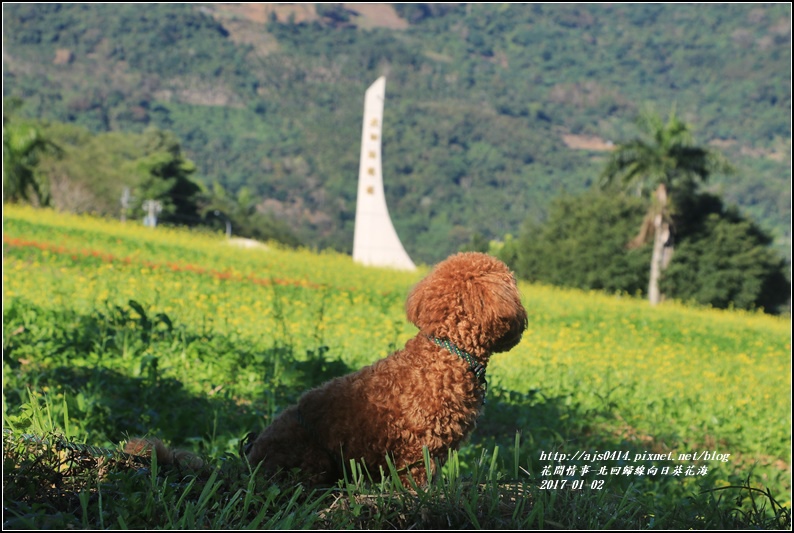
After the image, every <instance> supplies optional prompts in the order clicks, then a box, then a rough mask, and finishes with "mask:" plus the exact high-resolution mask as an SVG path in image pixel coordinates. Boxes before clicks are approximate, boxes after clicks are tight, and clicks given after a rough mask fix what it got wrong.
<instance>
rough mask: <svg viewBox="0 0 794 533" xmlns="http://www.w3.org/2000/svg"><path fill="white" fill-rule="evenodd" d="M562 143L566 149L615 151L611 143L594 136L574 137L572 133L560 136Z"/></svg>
mask: <svg viewBox="0 0 794 533" xmlns="http://www.w3.org/2000/svg"><path fill="white" fill-rule="evenodd" d="M562 142H564V143H565V146H567V147H568V148H573V149H574V150H590V151H594V152H609V151H611V150H614V149H615V146H614V145H613V144H612V141H607V140H605V139H602V138H601V137H596V136H595V135H575V134H573V133H564V134H563V135H562Z"/></svg>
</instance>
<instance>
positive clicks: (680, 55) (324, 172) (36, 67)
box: [3, 4, 791, 262]
mask: <svg viewBox="0 0 794 533" xmlns="http://www.w3.org/2000/svg"><path fill="white" fill-rule="evenodd" d="M317 6H318V7H317V9H314V6H312V5H311V4H308V5H306V4H303V5H294V6H292V7H290V6H287V5H274V4H248V5H237V6H235V5H225V4H146V5H142V4H141V5H138V4H4V6H3V15H4V17H3V25H4V26H3V69H4V87H3V89H4V96H18V97H21V98H23V99H24V101H25V106H24V107H23V108H22V112H23V113H27V114H28V115H30V116H32V117H37V118H41V119H47V120H54V121H61V122H67V123H74V124H77V125H82V126H84V127H87V128H89V129H90V130H91V131H94V132H100V131H118V130H121V131H130V132H141V131H143V130H144V129H145V128H147V127H150V126H155V127H157V128H161V129H168V130H172V131H173V132H175V133H176V135H177V136H178V138H179V139H180V140H181V143H182V147H183V150H184V152H185V154H186V155H187V156H188V157H189V158H190V159H191V160H193V161H194V162H195V163H196V164H197V167H198V172H197V179H198V180H199V181H201V182H203V183H204V184H205V185H210V184H212V183H213V182H214V181H218V182H220V183H221V184H223V185H224V186H225V187H227V189H229V190H230V191H232V192H235V191H236V190H238V189H239V188H241V187H243V186H247V187H249V188H250V189H251V190H252V191H253V192H254V194H255V196H256V198H257V202H258V205H259V207H260V209H261V210H263V211H266V212H269V213H272V214H273V215H275V216H276V217H277V218H279V219H280V220H282V221H285V222H287V223H289V224H290V225H291V226H292V227H294V228H295V230H296V231H297V233H298V234H299V236H300V237H301V238H302V240H303V241H304V242H305V243H307V244H310V245H312V246H317V247H320V248H326V247H330V248H334V249H337V250H340V251H346V252H349V251H350V249H351V247H352V235H353V220H354V210H355V191H356V184H355V180H356V177H357V165H358V143H359V139H360V127H361V113H362V104H363V94H364V91H365V89H366V88H367V86H368V85H369V84H370V83H372V82H373V81H374V80H375V79H376V78H377V77H378V76H380V75H386V76H387V79H388V82H387V88H386V111H385V129H384V176H385V181H386V194H387V200H388V203H389V209H390V212H391V214H392V217H393V219H394V222H395V226H396V227H397V231H398V233H399V235H400V237H401V239H402V240H403V242H404V244H405V247H406V249H407V250H408V252H409V254H410V255H411V256H412V257H413V258H414V259H415V260H417V261H423V262H433V261H436V260H438V259H440V258H442V257H443V256H445V255H446V254H448V253H449V252H451V251H453V250H456V249H458V248H459V247H460V246H461V245H462V244H463V243H465V242H468V241H469V240H470V239H471V237H472V236H473V235H474V234H475V233H478V234H480V235H483V236H484V237H486V238H489V239H490V238H496V239H501V238H503V237H504V235H505V234H508V233H512V234H516V233H517V232H518V231H519V229H520V227H521V225H522V223H523V222H524V221H525V220H526V219H532V220H542V219H543V218H544V217H545V216H546V212H547V206H548V204H549V202H550V200H551V199H552V198H554V197H556V196H557V195H559V194H560V193H561V192H562V191H567V192H573V193H576V192H580V191H583V190H585V189H587V188H589V187H590V185H591V184H592V183H593V182H594V180H595V178H596V176H597V175H598V172H599V171H600V170H601V168H602V165H603V160H604V156H605V153H606V152H605V150H607V149H608V148H609V143H610V142H615V143H617V142H621V141H622V140H624V139H627V138H630V137H631V136H632V135H633V133H634V130H633V128H632V119H633V118H634V116H635V115H636V113H637V111H638V109H640V108H641V107H642V106H644V105H646V104H652V105H654V106H655V107H656V108H657V110H658V111H659V112H660V113H666V112H667V111H668V110H669V109H670V108H671V107H672V106H676V109H677V110H678V113H679V115H680V116H682V117H683V118H684V119H685V120H687V121H688V122H690V123H692V124H693V125H695V127H696V137H697V140H698V141H699V142H701V143H703V144H708V145H710V146H711V147H714V148H717V149H720V150H722V151H723V152H724V153H725V155H726V156H727V157H728V158H729V159H730V160H731V161H732V162H733V163H734V165H735V166H736V167H737V170H738V171H737V173H736V174H735V175H733V176H730V177H721V176H717V177H715V179H714V181H713V182H712V184H711V185H710V187H711V189H712V190H713V191H715V192H718V193H721V194H723V195H724V196H725V198H726V199H727V200H728V201H729V202H736V203H738V204H739V205H740V206H741V207H742V208H743V209H744V210H745V211H746V212H747V213H749V214H750V215H752V216H753V217H755V218H756V219H757V220H758V221H759V222H760V223H761V224H762V226H763V227H765V228H767V229H769V230H770V231H772V233H773V234H774V235H775V236H776V238H777V244H778V247H779V248H781V249H782V250H788V249H789V247H790V216H791V215H790V213H791V196H790V183H791V172H790V166H791V160H790V150H791V128H790V117H791V83H790V80H791V68H790V65H791V7H790V5H788V4H763V5H757V4H723V5H706V4H689V5H673V4H669V5H668V4H626V5H620V4H615V5H612V4H609V5H607V4H605V5H587V4H574V5H564V4H500V5H495V4H488V5H485V4H443V5H442V4H396V5H394V7H392V6H390V5H387V4H383V5H377V6H375V8H373V7H372V6H370V7H369V8H366V7H365V6H363V5H362V6H358V7H357V6H356V5H355V4H318V5H317ZM68 179H70V180H72V181H74V182H78V183H79V182H80V179H81V177H80V176H79V175H74V176H68ZM117 185H118V186H119V187H121V185H123V184H121V183H118V184H117ZM119 194H120V192H119ZM107 214H113V215H115V213H107ZM787 253H788V252H787Z"/></svg>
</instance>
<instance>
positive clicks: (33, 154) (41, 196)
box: [3, 100, 61, 205]
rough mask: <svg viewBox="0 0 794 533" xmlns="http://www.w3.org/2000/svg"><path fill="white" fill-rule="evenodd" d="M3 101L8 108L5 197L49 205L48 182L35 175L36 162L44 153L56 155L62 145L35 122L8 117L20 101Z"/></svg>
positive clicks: (4, 160)
mask: <svg viewBox="0 0 794 533" xmlns="http://www.w3.org/2000/svg"><path fill="white" fill-rule="evenodd" d="M4 104H5V107H7V108H8V110H7V111H6V114H4V115H3V200H4V201H10V202H17V201H27V202H30V201H33V202H35V203H37V204H38V205H47V204H48V203H49V195H48V194H47V184H46V182H44V181H43V180H41V179H40V178H39V176H37V175H36V166H37V165H38V163H39V159H40V157H41V156H42V155H44V154H46V153H53V154H56V155H57V154H60V153H61V149H60V148H59V147H58V146H56V145H55V144H54V143H53V142H52V141H50V140H49V139H47V138H46V137H45V136H44V135H43V134H42V133H41V130H40V129H39V128H38V126H36V125H35V124H33V123H28V122H21V121H20V122H17V121H14V120H11V119H9V111H13V110H15V109H17V108H18V107H19V106H20V105H21V103H19V102H17V101H14V100H9V101H7V102H4ZM31 195H32V196H33V198H31Z"/></svg>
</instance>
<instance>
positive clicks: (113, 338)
mask: <svg viewBox="0 0 794 533" xmlns="http://www.w3.org/2000/svg"><path fill="white" fill-rule="evenodd" d="M422 273H423V270H422V269H420V271H419V272H417V273H400V272H394V271H389V270H382V269H373V268H364V267H361V266H358V265H356V264H354V263H353V262H352V261H351V259H350V258H349V257H347V256H343V255H340V254H335V253H322V252H321V253H316V252H312V251H308V250H298V251H295V250H286V249H280V248H278V247H276V246H272V245H270V246H268V247H259V248H250V249H249V248H238V247H235V246H232V245H230V244H229V242H227V241H226V240H225V239H224V238H223V237H222V236H219V235H211V234H199V233H189V232H185V231H176V230H170V229H165V228H157V229H150V228H143V227H141V226H139V225H138V224H136V223H127V224H126V225H124V224H121V223H117V222H111V221H101V220H97V219H93V218H90V217H78V216H71V215H64V214H58V213H55V212H51V211H45V210H33V209H29V208H20V207H14V206H5V207H4V218H3V417H4V418H3V420H4V429H5V430H7V431H5V432H4V476H3V478H4V479H3V484H4V522H5V523H7V524H8V525H9V527H28V526H34V527H83V528H121V527H133V528H154V527H166V528H174V527H189V526H190V525H191V524H192V525H193V526H195V527H226V528H241V527H247V526H251V525H255V526H258V527H265V526H267V527H310V528H322V527H365V528H366V527H401V528H403V527H409V526H411V525H413V526H421V527H445V528H449V527H503V528H508V527H530V528H533V527H534V528H537V527H550V526H552V527H557V526H559V527H573V528H580V529H583V528H591V527H624V528H668V527H690V528H717V527H762V528H779V527H790V525H791V522H790V508H791V470H790V464H791V378H790V376H791V334H790V331H791V329H790V326H791V324H790V320H789V319H788V318H783V319H781V318H776V317H771V316H768V315H763V314H756V313H745V312H736V311H730V312H725V311H717V310H711V309H696V308H691V307H685V306H682V305H679V304H677V303H673V302H670V303H665V304H664V305H662V306H659V307H657V308H651V307H649V306H648V305H647V303H646V302H644V301H639V300H637V299H635V298H632V297H628V296H623V297H620V296H608V295H603V294H600V293H595V292H593V293H585V292H580V291H570V290H561V289H557V288H551V287H544V286H536V285H528V284H522V285H521V291H522V295H523V301H524V305H525V307H526V308H527V311H528V313H529V328H528V330H527V332H526V333H525V335H524V338H523V340H522V342H521V343H520V344H519V345H518V346H517V347H516V348H515V349H513V350H512V351H511V352H509V353H507V354H497V355H495V356H494V357H493V358H492V360H491V364H490V365H489V367H488V382H489V388H488V399H487V405H486V411H485V414H484V416H483V417H482V418H481V421H480V424H479V425H478V428H477V430H476V431H475V434H474V435H473V437H472V438H471V440H470V442H469V443H468V444H467V445H466V446H464V448H463V449H462V450H461V451H460V453H459V454H456V455H455V457H453V458H452V460H451V461H450V462H449V464H448V465H447V467H446V469H445V477H444V479H443V480H440V481H439V482H438V484H439V486H438V487H435V486H431V487H426V488H421V487H420V488H418V491H416V492H406V491H402V490H400V489H398V488H396V487H394V486H392V485H388V486H383V484H381V485H378V484H374V485H373V484H366V483H364V484H362V483H361V482H360V480H348V482H347V483H340V487H339V488H336V489H331V490H328V491H325V492H314V493H307V492H306V491H303V490H302V489H301V488H300V487H280V488H277V487H275V486H274V485H272V484H268V483H267V481H266V480H261V479H258V478H257V477H256V476H251V475H249V473H247V472H244V473H243V474H241V473H240V471H239V469H241V468H242V466H241V462H240V461H239V460H238V459H236V454H237V449H238V446H239V442H240V439H241V438H243V437H244V436H245V435H246V434H247V432H249V431H256V430H259V429H261V428H262V427H264V426H265V425H266V424H267V423H268V421H269V420H270V419H271V418H272V416H273V415H274V414H276V413H278V412H279V411H280V410H281V409H283V408H284V407H285V406H286V405H288V404H289V403H290V402H292V401H294V400H295V399H296V398H297V396H298V395H299V394H300V392H301V391H303V390H305V389H306V388H308V387H311V386H314V385H317V384H319V383H321V382H322V381H324V380H325V379H328V378H330V377H332V376H335V375H339V374H342V373H345V372H348V371H351V370H355V369H357V368H359V367H361V366H363V365H365V364H369V363H371V362H373V361H375V360H376V359H378V358H381V357H383V356H385V355H387V354H388V353H389V352H390V351H392V350H394V349H395V348H397V347H401V346H402V345H403V343H404V342H405V341H406V340H407V339H408V338H410V337H412V336H413V335H414V334H415V331H416V330H415V328H414V326H413V325H411V324H410V323H408V322H407V320H406V319H405V314H404V310H403V305H404V298H405V296H406V294H407V292H408V290H409V289H410V287H411V286H412V284H414V283H415V282H416V281H418V280H419V279H420V278H421V276H422ZM141 434H151V435H156V436H159V437H161V438H163V439H165V440H166V441H168V442H169V443H171V444H174V445H177V446H181V447H187V448H189V449H192V450H194V451H196V452H199V453H201V454H203V455H205V456H206V457H208V458H209V459H210V462H211V463H212V464H215V465H217V469H216V470H214V471H212V472H205V473H204V474H200V475H187V474H185V473H180V472H176V473H175V472H171V473H169V472H167V471H163V470H162V469H158V468H156V467H150V468H148V467H147V468H143V467H140V466H138V467H135V466H134V465H133V466H131V465H129V464H122V463H123V461H122V462H120V463H118V464H117V463H115V462H113V461H111V462H110V463H105V464H104V465H99V466H97V465H94V463H95V462H96V461H94V463H91V465H93V466H96V468H85V469H83V470H80V469H79V468H77V467H76V466H75V462H76V461H78V458H75V457H71V456H69V457H64V452H63V451H62V450H61V451H57V450H56V451H54V450H55V448H54V447H52V446H49V447H48V446H47V445H45V444H42V443H41V441H35V440H32V437H30V436H27V437H23V435H36V436H37V437H40V438H44V439H45V440H47V441H48V442H50V443H52V442H54V441H56V440H58V439H61V438H63V439H67V440H69V441H71V442H79V443H87V444H90V445H95V446H104V447H114V446H117V445H118V443H119V442H121V441H123V440H124V439H125V437H126V436H127V435H141ZM48 454H49V455H48ZM67 455H68V454H67ZM80 460H82V461H84V462H85V461H89V462H91V460H89V459H87V458H85V457H83V458H82V459H80ZM100 462H101V461H100ZM65 465H66V466H65ZM45 466H46V467H47V468H45ZM78 471H79V472H80V473H79V474H78ZM87 472H92V474H91V475H88V474H87ZM141 472H145V474H144V475H142V474H141ZM36 476H40V477H41V479H39V481H40V482H42V483H44V482H43V481H42V480H44V479H47V480H50V482H51V481H52V480H51V477H52V476H55V477H56V478H57V479H58V480H59V481H58V482H57V483H55V482H52V484H53V486H55V485H57V486H58V488H57V490H55V489H51V490H34V488H33V485H30V486H28V485H26V484H25V483H24V482H23V481H22V480H24V479H28V480H30V479H32V478H35V477H36ZM48 476H50V477H48ZM175 480H179V482H178V483H175V482H174V481H175ZM70 483H71V484H70ZM44 484H45V485H46V483H44ZM36 486H42V485H41V483H39V484H38V485H36ZM67 489H68V490H67ZM103 494H106V495H111V494H113V495H118V497H110V496H106V497H105V498H104V499H103V497H102V495H103ZM224 494H225V496H224ZM152 495H155V496H152ZM121 501H123V502H125V503H124V505H121V504H120V503H119V502H121ZM131 502H132V503H131ZM70 506H71V507H70ZM285 509H287V511H289V510H291V511H289V512H287V511H285ZM428 509H429V510H430V511H428ZM439 516H443V517H445V519H444V520H441V518H439ZM433 517H435V518H433ZM434 520H440V521H434Z"/></svg>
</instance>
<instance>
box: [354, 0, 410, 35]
mask: <svg viewBox="0 0 794 533" xmlns="http://www.w3.org/2000/svg"><path fill="white" fill-rule="evenodd" d="M343 5H344V6H345V9H348V10H350V11H353V12H355V13H358V15H359V16H358V17H355V18H354V19H353V21H352V22H353V23H354V24H355V25H356V26H358V27H359V28H364V29H368V28H389V29H392V30H404V29H406V28H408V26H409V24H408V21H407V20H405V19H403V18H400V16H399V15H398V14H397V11H395V9H394V6H391V5H389V4H343Z"/></svg>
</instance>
